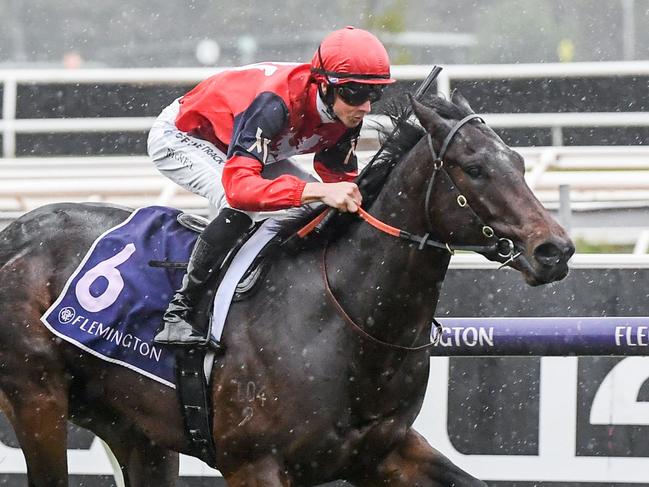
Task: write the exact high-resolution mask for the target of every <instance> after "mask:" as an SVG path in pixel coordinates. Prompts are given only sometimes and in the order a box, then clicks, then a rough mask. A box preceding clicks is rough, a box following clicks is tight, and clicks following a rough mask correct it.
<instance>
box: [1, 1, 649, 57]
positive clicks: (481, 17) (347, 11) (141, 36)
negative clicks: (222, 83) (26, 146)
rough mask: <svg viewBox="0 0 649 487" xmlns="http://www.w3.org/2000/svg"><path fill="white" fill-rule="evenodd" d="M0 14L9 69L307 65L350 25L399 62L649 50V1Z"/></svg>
mask: <svg viewBox="0 0 649 487" xmlns="http://www.w3.org/2000/svg"><path fill="white" fill-rule="evenodd" d="M0 13H1V15H0V66H3V67H61V66H67V67H138V68H142V67H170V66H182V67H188V66H201V65H214V64H216V63H218V64H219V65H223V66H229V65H238V64H248V63H250V62H255V61H260V60H276V61H294V60H302V61H308V60H309V59H310V56H311V54H312V52H313V50H314V46H316V45H317V43H318V42H319V40H320V39H321V38H322V36H323V34H325V33H327V32H328V31H330V30H333V29H336V28H340V27H341V26H344V25H347V24H353V25H355V26H358V27H363V28H366V29H370V30H372V31H373V32H375V33H377V34H378V35H379V36H380V37H381V38H382V40H384V41H385V43H386V44H387V45H388V48H389V50H390V54H391V56H392V60H393V62H395V63H398V64H431V63H441V64H457V63H548V62H557V61H562V62H573V61H574V62H578V61H619V60H633V59H647V57H649V29H647V26H648V25H649V1H647V0H606V1H598V0H481V1H457V0H434V1H431V0H358V1H355V2H349V1H346V0H328V1H322V0H315V1H310V2H302V1H298V0H267V1H264V2H261V1H246V0H243V1H237V2H229V1H220V2H217V1H210V0H183V1H181V0H131V1H128V2H126V1H122V0H103V1H96V0H95V1H93V0H90V1H87V0H85V1H84V0H67V1H63V0H2V2H0Z"/></svg>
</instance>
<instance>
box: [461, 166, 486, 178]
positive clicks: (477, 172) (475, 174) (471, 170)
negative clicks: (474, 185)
mask: <svg viewBox="0 0 649 487" xmlns="http://www.w3.org/2000/svg"><path fill="white" fill-rule="evenodd" d="M464 172H465V173H467V174H468V175H469V176H471V177H472V178H479V177H482V168H481V167H480V166H468V167H465V168H464Z"/></svg>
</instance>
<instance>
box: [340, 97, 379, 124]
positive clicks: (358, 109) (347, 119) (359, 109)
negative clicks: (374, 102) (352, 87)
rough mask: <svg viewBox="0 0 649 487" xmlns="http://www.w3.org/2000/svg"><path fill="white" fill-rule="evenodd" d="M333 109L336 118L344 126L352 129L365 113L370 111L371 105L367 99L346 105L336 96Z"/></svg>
mask: <svg viewBox="0 0 649 487" xmlns="http://www.w3.org/2000/svg"><path fill="white" fill-rule="evenodd" d="M333 109H334V113H335V114H336V116H337V117H338V120H340V121H341V122H342V123H343V125H344V126H345V127H347V128H349V129H353V128H354V127H358V125H359V124H361V123H362V122H363V118H365V115H367V114H368V113H370V110H371V109H372V106H371V103H370V102H369V100H368V101H366V102H365V103H363V104H362V105H348V104H347V103H345V102H344V101H343V100H341V99H340V97H338V96H337V97H336V100H335V101H334V106H333Z"/></svg>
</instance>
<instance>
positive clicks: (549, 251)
mask: <svg viewBox="0 0 649 487" xmlns="http://www.w3.org/2000/svg"><path fill="white" fill-rule="evenodd" d="M566 254H567V253H566V252H564V251H562V250H561V249H560V248H559V247H558V246H557V245H555V244H553V243H552V242H545V243H542V244H541V245H539V246H538V247H536V249H534V258H535V259H536V260H537V261H538V262H539V264H541V265H542V266H546V267H551V266H555V265H557V264H559V263H560V262H561V261H562V260H563V259H564V258H565V257H566ZM568 255H569V254H568Z"/></svg>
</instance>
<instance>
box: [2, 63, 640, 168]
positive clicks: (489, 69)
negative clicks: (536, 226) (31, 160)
mask: <svg viewBox="0 0 649 487" xmlns="http://www.w3.org/2000/svg"><path fill="white" fill-rule="evenodd" d="M222 69H224V68H183V69H175V68H174V69H172V68H163V69H86V70H63V69H57V70H7V71H0V82H2V84H3V109H2V121H0V132H2V139H3V152H2V153H3V155H4V157H14V156H15V150H16V134H18V133H43V132H46V133H62V132H110V131H143V130H147V129H148V128H149V127H150V125H151V122H152V119H151V118H148V117H132V118H131V117H116V118H108V119H97V118H89V119H85V118H83V119H60V118H59V119H56V118H55V119H45V120H40V119H39V120H34V119H22V120H21V119H16V103H17V87H18V84H33V83H79V84H92V83H124V84H138V85H147V84H148V85H152V84H155V85H160V84H170V85H175V84H188V83H197V82H198V81H200V80H202V79H204V78H206V77H207V76H209V75H211V74H214V73H216V72H218V71H220V70H222ZM430 69H431V66H412V65H404V66H395V67H394V76H395V77H396V78H398V79H401V80H417V79H423V78H424V77H425V76H426V75H427V74H428V72H429V71H430ZM633 75H637V76H645V75H649V62H643V61H636V62H610V63H571V64H559V63H557V64H516V65H503V64H498V65H455V66H446V67H445V69H444V71H442V73H441V74H440V76H439V78H438V85H437V86H438V91H439V92H440V93H444V94H447V95H448V94H449V92H450V89H451V83H452V82H453V81H455V80H462V79H512V78H518V79H520V78H531V79H533V78H548V77H552V78H570V77H584V76H588V77H602V76H633ZM485 118H486V120H487V122H488V123H489V124H491V125H492V126H494V127H501V128H512V127H539V128H540V127H546V128H548V127H549V128H552V129H553V140H554V142H553V143H555V144H557V145H558V144H560V140H561V129H562V128H564V127H596V126H609V127H619V126H649V114H647V113H642V112H625V113H561V114H551V113H521V114H486V115H485ZM364 135H365V136H368V137H371V135H372V134H371V133H370V132H369V131H366V132H365V134H364Z"/></svg>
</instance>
